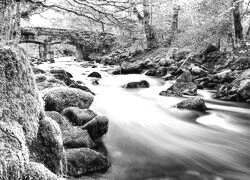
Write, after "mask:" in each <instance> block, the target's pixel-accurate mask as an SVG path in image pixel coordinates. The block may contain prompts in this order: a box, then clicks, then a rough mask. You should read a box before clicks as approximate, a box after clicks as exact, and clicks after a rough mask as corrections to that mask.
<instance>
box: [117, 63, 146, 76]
mask: <svg viewBox="0 0 250 180" xmlns="http://www.w3.org/2000/svg"><path fill="white" fill-rule="evenodd" d="M141 72H142V66H141V64H136V63H128V62H123V63H122V64H121V74H140V73H141Z"/></svg>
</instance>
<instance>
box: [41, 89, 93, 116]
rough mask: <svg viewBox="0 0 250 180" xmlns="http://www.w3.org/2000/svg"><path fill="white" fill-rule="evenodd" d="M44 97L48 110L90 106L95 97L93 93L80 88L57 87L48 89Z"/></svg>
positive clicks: (59, 110)
mask: <svg viewBox="0 0 250 180" xmlns="http://www.w3.org/2000/svg"><path fill="white" fill-rule="evenodd" d="M43 99H44V101H45V110H46V111H57V112H62V111H63V110H64V109H65V108H67V107H72V106H73V107H79V108H82V109H85V108H89V106H90V105H91V104H92V102H93V100H94V97H93V95H92V94H90V93H88V92H85V91H82V90H80V89H75V88H68V87H56V88H52V89H50V90H48V91H47V92H46V93H45V94H44V96H43Z"/></svg>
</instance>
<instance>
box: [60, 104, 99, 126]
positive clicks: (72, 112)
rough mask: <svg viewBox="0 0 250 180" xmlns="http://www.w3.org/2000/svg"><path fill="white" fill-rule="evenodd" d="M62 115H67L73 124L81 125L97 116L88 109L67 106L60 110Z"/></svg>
mask: <svg viewBox="0 0 250 180" xmlns="http://www.w3.org/2000/svg"><path fill="white" fill-rule="evenodd" d="M62 115H64V116H65V117H67V118H68V120H69V121H70V122H71V123H72V124H73V125H74V126H83V125H84V124H86V123H87V122H89V121H90V120H92V119H93V118H94V117H96V116H97V114H96V113H95V112H94V111H92V110H90V109H81V108H78V107H68V108H66V109H64V110H63V111H62Z"/></svg>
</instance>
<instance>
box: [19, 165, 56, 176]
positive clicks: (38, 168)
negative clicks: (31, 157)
mask: <svg viewBox="0 0 250 180" xmlns="http://www.w3.org/2000/svg"><path fill="white" fill-rule="evenodd" d="M34 179H37V180H43V179H44V180H57V179H58V178H57V176H56V175H55V174H54V173H52V172H51V171H50V170H48V169H47V168H46V167H45V166H44V165H43V164H41V163H36V162H29V164H28V165H27V167H26V170H25V175H24V177H23V179H22V180H34Z"/></svg>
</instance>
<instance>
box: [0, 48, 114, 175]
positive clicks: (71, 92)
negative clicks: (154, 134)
mask: <svg viewBox="0 0 250 180" xmlns="http://www.w3.org/2000/svg"><path fill="white" fill-rule="evenodd" d="M0 59H1V61H0V68H1V72H2V73H1V74H0V80H1V82H2V83H1V85H0V92H1V93H0V97H1V103H0V135H1V140H0V146H1V147H0V151H1V153H0V179H25V180H33V179H50V180H56V179H58V177H59V176H63V175H64V174H66V175H67V176H74V177H79V176H82V175H84V174H86V173H90V172H94V171H99V170H104V169H107V168H108V167H109V166H110V162H109V161H108V159H107V157H105V156H104V155H102V154H101V153H99V152H97V151H95V150H93V148H94V147H95V145H96V143H95V142H96V140H97V139H98V138H100V137H102V136H103V135H104V134H105V133H106V132H107V130H108V119H107V118H106V117H102V116H99V115H97V114H96V113H95V112H93V111H91V110H90V109H89V107H90V105H91V104H92V102H93V99H94V96H93V95H92V94H91V93H90V92H87V91H88V90H86V88H82V87H80V88H79V87H74V88H73V87H69V86H71V85H72V84H74V83H75V84H76V82H74V81H73V80H71V77H72V76H71V75H70V74H69V73H67V72H66V71H64V70H62V69H52V70H51V71H50V72H46V71H43V70H41V69H37V68H33V70H34V72H35V73H36V77H34V74H33V72H32V68H31V66H30V62H29V61H28V60H27V58H26V56H25V54H24V52H23V51H22V50H20V49H16V48H13V47H11V48H10V47H1V48H0ZM36 82H37V85H38V88H39V90H40V91H41V92H42V93H41V94H42V98H41V96H40V94H39V91H38V89H37V85H36ZM77 85H78V84H77ZM82 89H83V90H82Z"/></svg>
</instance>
